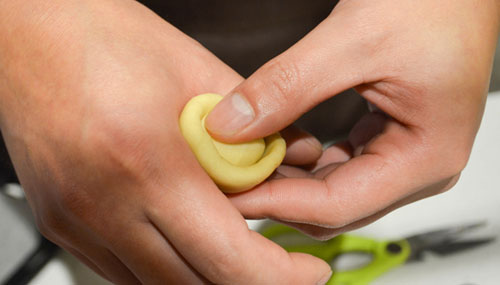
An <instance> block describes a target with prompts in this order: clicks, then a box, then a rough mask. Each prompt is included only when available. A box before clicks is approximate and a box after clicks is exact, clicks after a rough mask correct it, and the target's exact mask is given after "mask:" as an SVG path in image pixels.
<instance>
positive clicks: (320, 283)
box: [316, 271, 333, 285]
mask: <svg viewBox="0 0 500 285" xmlns="http://www.w3.org/2000/svg"><path fill="white" fill-rule="evenodd" d="M332 273H333V272H332V271H329V272H328V273H327V274H325V276H323V277H322V278H321V279H320V280H319V281H318V282H317V283H316V285H325V284H326V282H328V280H330V278H331V277H332Z"/></svg>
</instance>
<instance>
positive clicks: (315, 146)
mask: <svg viewBox="0 0 500 285" xmlns="http://www.w3.org/2000/svg"><path fill="white" fill-rule="evenodd" d="M280 134H281V136H282V137H283V139H285V141H286V155H285V158H284V160H283V163H284V164H289V165H307V164H312V163H314V162H315V161H316V160H318V158H319V157H320V156H321V154H322V152H323V147H322V146H321V143H320V142H319V141H318V139H316V138H315V137H314V136H313V135H311V134H310V133H308V132H306V131H304V130H302V129H300V128H298V127H296V126H290V127H288V128H286V129H284V130H283V131H281V132H280Z"/></svg>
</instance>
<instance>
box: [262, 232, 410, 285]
mask: <svg viewBox="0 0 500 285" xmlns="http://www.w3.org/2000/svg"><path fill="white" fill-rule="evenodd" d="M262 234H263V235H264V236H265V237H267V238H269V239H276V238H277V237H280V236H283V237H284V236H286V235H291V234H300V233H299V232H298V231H297V230H295V229H292V228H289V227H287V226H284V225H280V224H276V225H273V226H271V227H268V228H266V229H264V230H263V231H262ZM284 248H285V250H287V251H289V252H302V253H308V254H311V255H314V256H316V257H318V258H321V259H323V260H325V261H326V262H328V263H330V262H331V261H333V259H335V257H337V256H339V255H342V254H346V253H356V252H361V253H366V254H369V255H371V256H372V261H371V262H370V263H369V264H367V265H365V266H363V267H361V268H357V269H353V270H347V271H341V272H337V273H335V272H334V273H333V275H332V277H331V278H330V280H329V281H328V283H327V284H328V285H354V284H356V285H364V284H369V283H370V282H371V281H373V280H374V279H376V278H377V277H378V276H380V275H382V274H383V273H385V272H387V271H389V270H390V269H392V268H395V267H397V266H399V265H401V264H403V263H404V262H405V261H406V259H407V258H408V256H409V255H410V245H409V244H408V242H407V241H406V240H400V241H396V242H394V241H378V240H374V239H370V238H365V237H359V236H353V235H347V234H342V235H339V236H337V237H335V238H333V239H331V240H329V241H325V242H318V241H314V240H312V239H311V242H310V243H309V244H305V243H304V244H300V245H289V246H284Z"/></svg>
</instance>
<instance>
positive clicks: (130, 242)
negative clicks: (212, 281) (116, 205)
mask: <svg viewBox="0 0 500 285" xmlns="http://www.w3.org/2000/svg"><path fill="white" fill-rule="evenodd" d="M122 226H123V228H124V231H125V232H126V233H127V234H126V235H122V236H120V238H119V239H116V238H115V240H114V241H113V243H112V244H111V245H110V246H111V248H112V250H113V252H114V253H115V254H116V255H117V256H119V258H120V260H122V262H123V263H124V264H125V265H127V267H128V268H130V270H131V271H132V272H134V274H135V275H136V276H137V277H138V278H139V280H140V281H141V283H142V284H173V283H176V284H203V283H206V280H205V279H204V278H203V277H202V276H201V275H200V274H199V273H198V272H196V270H194V269H193V268H192V267H191V266H190V265H189V264H188V263H187V262H186V261H185V259H184V258H183V257H182V256H181V255H179V253H178V251H177V250H176V249H175V248H174V247H173V246H172V245H171V244H170V241H169V240H168V239H167V238H166V237H165V236H163V234H162V233H161V232H160V231H159V230H158V229H157V228H156V227H154V225H152V224H151V223H150V222H149V221H147V220H144V221H141V222H138V223H135V224H130V223H129V224H124V225H122Z"/></svg>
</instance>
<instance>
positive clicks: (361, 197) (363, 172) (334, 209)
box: [231, 120, 458, 227]
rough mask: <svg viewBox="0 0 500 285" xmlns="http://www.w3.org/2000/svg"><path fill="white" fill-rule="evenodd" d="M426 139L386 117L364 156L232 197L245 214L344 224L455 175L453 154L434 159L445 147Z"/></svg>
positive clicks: (330, 225)
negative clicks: (311, 175) (431, 144)
mask: <svg viewBox="0 0 500 285" xmlns="http://www.w3.org/2000/svg"><path fill="white" fill-rule="evenodd" d="M422 140H423V138H422V137H420V136H418V135H415V133H414V132H412V131H409V130H408V129H407V128H405V127H403V126H401V125H400V124H398V123H397V122H395V121H392V120H388V121H386V125H385V127H384V131H383V133H382V134H380V135H378V136H376V137H375V138H374V139H373V140H372V141H369V142H368V143H367V144H366V145H365V147H364V149H363V152H362V154H361V155H360V156H358V157H355V158H353V159H351V160H349V161H347V162H345V163H343V164H341V165H340V166H339V165H336V166H334V167H333V169H332V170H331V171H330V172H328V173H326V175H325V173H321V175H322V176H321V177H315V178H314V179H311V178H288V179H286V178H285V179H278V180H271V181H269V182H267V183H264V184H262V185H260V186H258V187H257V188H255V189H254V190H252V191H249V192H246V193H242V194H241V195H238V196H234V197H231V199H232V202H233V203H234V205H236V206H237V208H238V209H239V210H240V211H241V212H242V213H243V214H244V215H245V216H247V215H254V216H257V217H272V218H275V219H280V220H285V221H296V222H303V223H309V224H313V225H318V226H324V227H343V226H345V225H348V224H351V223H352V222H354V221H358V220H361V219H364V218H366V217H369V216H371V215H373V214H375V213H377V212H379V211H381V210H383V209H385V208H387V207H388V206H390V205H392V204H393V203H396V202H397V201H399V200H401V199H403V198H405V197H407V196H409V195H411V194H413V193H416V192H418V191H420V190H421V189H422V185H432V184H434V183H436V181H441V180H442V179H444V177H451V176H453V175H455V170H456V169H454V168H453V167H450V161H449V159H447V158H446V156H443V158H442V159H441V160H436V159H435V157H437V156H439V155H441V154H442V152H441V151H440V150H438V149H436V148H435V147H426V145H427V144H425V143H423V141H422ZM451 163H453V162H452V161H451ZM428 165H432V166H433V167H432V168H429V167H427V166H428ZM455 167H456V166H455ZM457 169H458V168H457ZM457 173H458V171H457Z"/></svg>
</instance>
